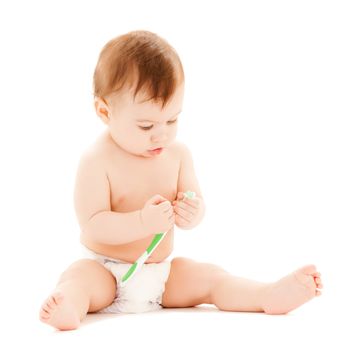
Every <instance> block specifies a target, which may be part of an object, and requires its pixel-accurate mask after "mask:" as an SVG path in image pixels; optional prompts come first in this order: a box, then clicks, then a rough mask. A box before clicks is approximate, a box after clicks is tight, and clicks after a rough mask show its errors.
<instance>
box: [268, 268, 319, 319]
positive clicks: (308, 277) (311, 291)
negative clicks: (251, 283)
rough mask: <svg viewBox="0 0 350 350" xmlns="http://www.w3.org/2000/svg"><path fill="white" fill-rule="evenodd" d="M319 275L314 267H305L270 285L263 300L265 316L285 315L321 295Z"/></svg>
mask: <svg viewBox="0 0 350 350" xmlns="http://www.w3.org/2000/svg"><path fill="white" fill-rule="evenodd" d="M320 276H321V274H320V273H319V272H317V271H316V267H315V266H314V265H307V266H304V267H302V268H301V269H299V270H296V271H294V272H293V273H291V274H290V275H287V276H285V277H283V278H282V279H280V280H279V281H277V282H275V283H272V284H271V285H270V286H269V287H268V288H267V290H266V294H265V296H264V299H263V310H264V311H265V312H266V313H267V314H285V313H287V312H289V311H291V310H294V309H296V308H297V307H299V306H300V305H302V304H304V303H306V302H307V301H309V300H311V299H312V298H313V297H315V296H318V295H321V291H320V290H319V289H321V288H323V285H322V281H321V277H320Z"/></svg>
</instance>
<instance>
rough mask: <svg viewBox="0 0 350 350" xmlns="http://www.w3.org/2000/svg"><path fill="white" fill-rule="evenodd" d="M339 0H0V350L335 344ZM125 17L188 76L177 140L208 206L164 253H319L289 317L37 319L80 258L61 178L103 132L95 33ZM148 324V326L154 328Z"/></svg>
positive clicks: (245, 263)
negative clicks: (68, 324)
mask: <svg viewBox="0 0 350 350" xmlns="http://www.w3.org/2000/svg"><path fill="white" fill-rule="evenodd" d="M347 5H348V4H347V2H346V1H334V0H333V1H320V0H318V1H307V0H304V1H211V2H208V1H192V2H190V1H188V2H179V1H172V2H170V1H132V2H128V1H101V0H99V1H75V2H74V1H60V2H53V1H52V2H50V1H30V2H28V1H11V2H10V1H8V2H1V5H0V36H1V37H0V45H1V55H0V63H1V64H0V98H1V116H0V118H1V119H0V123H1V124H0V142H1V145H0V146H1V147H0V152H1V173H0V176H1V181H0V191H1V192H0V193H1V200H0V201H1V202H0V205H1V223H0V225H1V226H0V227H1V237H2V239H1V247H2V249H1V258H0V259H1V276H2V282H1V285H2V287H1V289H0V293H1V300H0V302H1V304H2V305H1V315H2V316H1V318H2V321H3V322H4V326H5V327H4V326H2V331H4V334H5V337H3V336H1V341H5V340H6V339H7V338H6V336H8V340H9V342H8V343H7V346H6V348H12V347H15V344H17V342H25V344H26V345H28V346H30V345H34V346H36V347H38V348H41V347H42V348H43V347H45V348H46V347H49V348H53V347H55V346H56V347H57V348H62V346H68V347H69V346H71V345H72V344H74V345H82V346H85V347H86V348H90V347H91V348H92V347H94V348H95V347H97V346H99V345H100V346H109V347H110V346H113V347H114V346H115V345H117V346H118V345H121V346H125V345H126V344H128V345H131V346H142V345H141V344H142V343H146V344H148V345H149V346H152V347H153V348H154V347H155V348H159V349H160V348H165V347H168V348H169V347H170V348H177V347H179V346H203V345H209V346H218V347H220V348H239V349H243V348H248V349H249V348H253V347H257V346H262V347H264V348H266V347H267V346H269V347H270V348H271V349H272V348H276V349H277V348H280V347H282V346H283V347H284V348H287V349H289V348H291V349H292V348H295V347H298V348H300V346H301V344H303V346H304V347H302V348H306V347H312V348H317V347H320V346H325V347H330V346H335V347H338V348H346V345H345V342H347V344H349V340H348V338H347V337H345V329H346V323H347V324H348V316H349V311H350V308H349V302H348V293H349V286H350V285H349V282H348V266H349V262H350V261H349V260H350V259H349V253H348V251H349V244H347V243H346V241H347V236H348V235H349V232H350V231H349V228H350V227H349V226H350V225H349V209H350V204H349V198H350V197H349V195H350V185H349V178H350V165H349V155H350V154H349V153H350V141H349V134H350V127H349V117H350V113H349V110H350V108H349V96H350V95H349V93H350V83H349V82H350V69H349V67H350V65H349V62H350V51H349V39H350V38H349V36H350V35H349V33H350V25H349V18H350V11H349V9H348V7H347ZM135 29H146V30H151V31H154V32H156V33H158V34H159V35H160V36H162V37H164V38H165V39H167V40H168V41H169V43H170V44H171V45H172V46H174V47H175V49H176V50H177V52H178V54H179V55H180V57H181V59H182V62H183V65H184V69H185V74H186V96H185V101H184V108H183V112H182V114H181V117H180V118H181V120H180V125H179V134H178V139H179V140H181V141H183V142H185V143H186V144H187V145H188V146H189V147H190V148H191V150H192V153H193V157H194V161H195V167H196V171H197V176H198V178H199V181H200V184H201V187H202V191H203V195H204V197H205V200H206V205H207V214H206V218H205V219H204V221H203V222H202V223H201V225H200V226H198V227H197V228H196V229H194V230H192V231H181V230H177V231H176V245H175V250H174V252H173V254H172V257H175V256H187V257H192V258H194V259H197V260H199V261H206V262H211V263H216V264H218V265H221V266H223V267H224V268H226V269H227V270H229V271H230V272H232V274H235V275H239V276H245V277H248V278H252V279H256V280H261V281H266V282H267V281H274V280H276V279H278V278H280V277H282V276H283V275H285V274H287V273H289V272H291V271H293V270H294V269H296V268H297V267H299V266H302V265H304V264H306V263H314V264H316V265H317V267H318V268H319V270H320V271H321V273H322V276H323V279H324V285H325V290H324V294H323V296H322V297H321V298H317V299H316V300H313V301H312V302H310V303H309V304H307V305H305V306H303V307H302V308H300V309H298V310H295V311H294V312H293V313H291V314H290V315H287V316H274V317H273V316H272V317H271V316H266V315H262V314H240V313H224V312H216V311H215V310H214V309H212V308H209V306H208V308H207V309H206V306H204V307H203V309H198V310H187V311H186V312H185V310H177V311H176V312H175V311H170V312H169V310H166V311H165V310H164V312H161V313H156V314H149V315H136V316H125V317H124V318H121V317H119V316H118V317H107V316H106V317H102V318H98V319H97V318H96V319H94V318H93V317H94V316H91V317H90V318H88V320H86V322H85V325H83V326H82V327H81V329H79V330H78V331H76V332H65V333H62V332H61V333H59V332H55V331H54V330H52V329H51V328H49V327H47V326H45V325H42V324H41V323H39V321H38V317H37V314H38V309H39V307H40V304H41V303H42V301H43V300H44V299H45V298H46V296H47V295H48V294H49V293H50V291H51V290H52V288H53V287H54V285H55V283H56V281H57V278H58V276H59V273H60V272H62V271H63V270H64V269H65V268H66V267H67V265H68V264H70V263H71V262H73V261H74V260H76V259H78V258H79V227H78V224H77V220H76V218H75V213H74V208H73V185H74V177H75V172H76V167H77V163H78V160H79V157H80V154H81V153H82V151H83V150H84V149H85V148H86V147H87V146H88V145H89V144H90V143H91V142H93V140H94V139H95V138H96V137H97V135H98V134H99V133H100V132H101V131H102V130H103V129H104V126H103V125H102V123H101V122H100V121H99V119H98V117H97V116H96V114H95V112H94V109H93V99H92V74H93V71H94V68H95V64H96V62H97V58H98V55H99V52H100V50H101V48H102V46H103V45H104V44H105V43H106V42H107V41H108V40H110V39H111V38H113V37H115V36H117V35H120V34H123V33H126V32H128V31H131V30H135ZM343 316H344V317H345V321H343V319H342V317H343ZM97 321H99V322H97ZM156 328H157V329H158V330H159V336H158V337H157V338H156V339H154V340H150V339H151V338H152V336H153V335H154V334H155V329H156ZM133 330H134V331H136V336H135V335H132V331H133ZM116 343H117V344H116ZM335 344H337V345H335ZM146 346H147V345H146Z"/></svg>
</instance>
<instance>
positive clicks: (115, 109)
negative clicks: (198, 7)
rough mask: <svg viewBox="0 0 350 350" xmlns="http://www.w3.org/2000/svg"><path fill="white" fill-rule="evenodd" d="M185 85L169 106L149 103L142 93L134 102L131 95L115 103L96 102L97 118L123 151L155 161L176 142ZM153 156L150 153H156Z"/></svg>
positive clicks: (119, 97)
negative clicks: (98, 117) (155, 158)
mask: <svg viewBox="0 0 350 350" xmlns="http://www.w3.org/2000/svg"><path fill="white" fill-rule="evenodd" d="M183 95H184V84H181V85H180V86H178V88H177V90H176V92H175V94H174V95H173V97H172V98H171V100H170V101H169V102H168V104H167V105H166V106H165V107H164V109H161V104H156V103H155V102H153V101H146V102H143V101H144V100H145V99H147V96H146V95H143V94H142V93H139V94H138V95H137V96H136V98H135V101H134V99H133V94H132V93H131V92H130V91H124V92H123V93H121V94H119V95H118V97H115V98H114V99H112V98H109V99H108V100H105V102H106V103H104V101H102V100H101V99H98V100H97V101H98V102H97V104H96V102H95V106H96V111H97V114H98V115H99V116H100V117H101V119H102V120H103V122H104V123H105V124H107V125H108V128H109V132H110V135H111V137H112V139H113V140H114V142H115V143H116V144H117V145H118V146H119V147H120V148H122V149H123V150H124V151H127V152H128V153H131V154H133V155H136V156H140V157H147V158H151V157H156V156H157V155H159V154H161V153H162V151H164V148H167V147H169V145H170V144H171V143H172V142H173V141H174V140H175V138H176V132H177V123H178V117H179V114H180V112H181V109H182V103H183ZM159 148H160V149H161V150H156V151H153V152H150V151H152V150H155V149H159Z"/></svg>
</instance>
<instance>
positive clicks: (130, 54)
mask: <svg viewBox="0 0 350 350" xmlns="http://www.w3.org/2000/svg"><path fill="white" fill-rule="evenodd" d="M183 81H184V71H183V67H182V64H181V61H180V58H179V56H178V54H177V53H176V51H175V50H174V48H173V47H172V46H170V45H169V44H168V43H167V41H165V40H164V39H163V38H161V37H159V36H158V35H157V34H155V33H152V32H149V31H132V32H129V33H127V34H124V35H120V36H118V37H116V38H114V39H112V40H110V41H109V42H108V43H107V44H106V45H105V46H104V47H103V49H102V51H101V53H100V56H99V59H98V62H97V65H96V68H95V72H94V78H93V90H94V96H95V97H102V98H103V97H106V96H107V95H109V94H111V93H114V92H118V91H120V90H121V89H123V87H125V85H127V86H128V87H129V88H131V87H132V86H134V84H135V82H136V83H137V84H136V88H135V90H134V99H135V97H136V95H137V93H138V92H139V91H140V90H142V88H145V91H146V93H147V95H148V96H149V99H148V100H146V101H149V100H155V101H156V102H158V101H159V100H160V101H161V102H162V105H163V106H162V107H163V108H164V106H165V105H166V103H167V102H168V101H169V100H170V98H171V97H172V96H173V94H174V92H175V90H176V88H177V86H178V85H179V84H180V83H181V82H183Z"/></svg>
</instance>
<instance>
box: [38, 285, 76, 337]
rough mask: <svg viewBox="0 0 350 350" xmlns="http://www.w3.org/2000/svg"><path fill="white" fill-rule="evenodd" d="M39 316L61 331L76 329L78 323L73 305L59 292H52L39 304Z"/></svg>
mask: <svg viewBox="0 0 350 350" xmlns="http://www.w3.org/2000/svg"><path fill="white" fill-rule="evenodd" d="M39 318H40V321H42V322H44V323H47V324H49V325H51V326H53V327H55V328H57V329H59V330H62V331H66V330H72V329H76V328H78V326H79V324H80V319H79V315H78V314H77V312H76V311H75V309H74V306H73V305H72V303H71V302H70V301H69V300H68V298H67V296H65V295H63V294H62V293H61V292H54V293H52V295H50V296H49V297H48V299H47V300H46V301H45V302H44V304H43V305H42V306H41V309H40V314H39Z"/></svg>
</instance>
